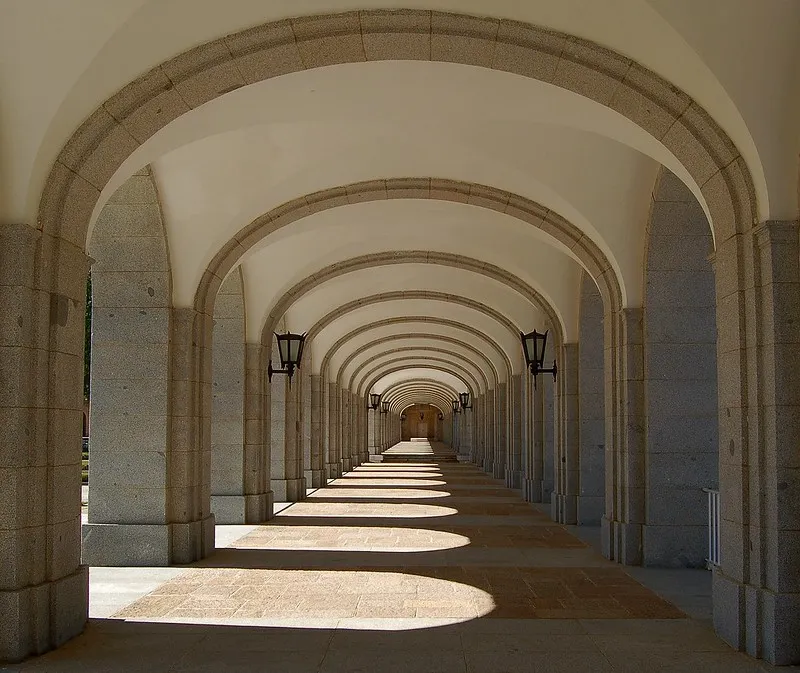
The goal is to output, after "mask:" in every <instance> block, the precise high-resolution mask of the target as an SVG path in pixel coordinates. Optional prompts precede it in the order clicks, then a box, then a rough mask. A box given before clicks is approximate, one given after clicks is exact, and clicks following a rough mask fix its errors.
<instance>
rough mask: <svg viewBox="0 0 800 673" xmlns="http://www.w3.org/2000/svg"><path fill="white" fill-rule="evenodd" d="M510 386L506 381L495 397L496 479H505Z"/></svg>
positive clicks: (493, 469)
mask: <svg viewBox="0 0 800 673" xmlns="http://www.w3.org/2000/svg"><path fill="white" fill-rule="evenodd" d="M508 386H509V382H508V381H505V382H504V383H501V384H500V385H499V386H498V387H497V397H496V398H495V409H496V410H497V412H496V413H497V415H496V416H495V419H496V420H495V437H496V440H495V441H496V444H495V452H494V465H493V466H492V476H493V477H494V478H495V479H505V476H506V458H507V456H508Z"/></svg>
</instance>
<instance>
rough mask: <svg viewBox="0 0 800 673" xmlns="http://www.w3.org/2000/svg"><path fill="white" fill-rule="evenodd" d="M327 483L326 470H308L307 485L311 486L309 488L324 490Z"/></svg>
mask: <svg viewBox="0 0 800 673" xmlns="http://www.w3.org/2000/svg"><path fill="white" fill-rule="evenodd" d="M327 483H328V480H327V479H326V477H325V470H306V485H307V486H308V485H309V484H310V486H309V488H322V487H323V486H325V485H327Z"/></svg>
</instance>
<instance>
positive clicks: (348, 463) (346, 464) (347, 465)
mask: <svg viewBox="0 0 800 673" xmlns="http://www.w3.org/2000/svg"><path fill="white" fill-rule="evenodd" d="M352 469H353V461H352V459H351V458H350V457H349V456H348V457H347V458H342V471H341V473H340V474H344V473H345V472H349V471H350V470H352Z"/></svg>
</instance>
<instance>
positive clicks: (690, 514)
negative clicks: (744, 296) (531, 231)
mask: <svg viewBox="0 0 800 673" xmlns="http://www.w3.org/2000/svg"><path fill="white" fill-rule="evenodd" d="M646 240H647V248H646V256H645V268H644V277H645V304H644V381H645V386H646V393H647V394H646V419H647V427H646V447H647V462H646V475H645V479H646V481H645V484H644V486H645V492H646V501H645V518H644V526H643V535H642V562H643V564H644V565H654V566H669V567H687V566H689V567H704V566H705V563H706V557H707V555H708V548H707V546H708V545H707V534H708V519H707V504H706V494H705V493H703V491H702V489H703V488H704V487H707V488H712V489H716V488H717V486H718V483H719V474H718V461H719V449H718V442H719V439H718V427H719V421H718V416H717V400H718V396H717V352H716V348H717V329H716V301H715V297H714V271H713V269H712V266H711V262H710V260H709V256H710V255H711V254H712V253H713V249H714V242H713V240H712V238H711V235H710V233H709V230H708V224H707V220H706V216H705V213H704V212H703V210H702V208H701V206H700V204H699V203H698V202H697V200H696V199H695V197H694V195H693V194H692V193H691V191H689V190H688V189H686V187H685V186H684V185H683V183H681V182H680V181H679V180H678V179H677V178H676V177H675V176H674V175H673V174H672V173H670V172H669V171H667V170H666V169H663V168H662V169H661V173H660V175H659V178H658V181H657V182H656V185H655V188H654V190H653V201H652V205H651V211H650V218H649V221H648V227H647V239H646Z"/></svg>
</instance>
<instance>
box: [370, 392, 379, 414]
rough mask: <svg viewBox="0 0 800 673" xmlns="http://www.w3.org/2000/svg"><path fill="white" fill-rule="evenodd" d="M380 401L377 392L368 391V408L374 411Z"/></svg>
mask: <svg viewBox="0 0 800 673" xmlns="http://www.w3.org/2000/svg"><path fill="white" fill-rule="evenodd" d="M380 403H381V396H380V395H379V394H378V393H370V395H369V408H370V409H372V410H373V411H375V409H377V408H378V405H379V404H380Z"/></svg>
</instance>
